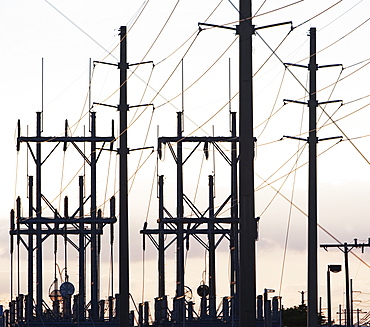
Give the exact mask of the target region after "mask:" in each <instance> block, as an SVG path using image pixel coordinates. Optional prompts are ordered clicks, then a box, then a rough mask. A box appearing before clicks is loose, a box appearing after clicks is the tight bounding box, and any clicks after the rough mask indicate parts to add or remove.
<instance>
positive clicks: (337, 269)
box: [326, 265, 342, 327]
mask: <svg viewBox="0 0 370 327" xmlns="http://www.w3.org/2000/svg"><path fill="white" fill-rule="evenodd" d="M341 270H342V266H341V265H328V271H327V273H326V276H327V288H328V289H327V290H328V295H327V298H328V327H331V294H330V272H333V273H338V272H340V271H341Z"/></svg>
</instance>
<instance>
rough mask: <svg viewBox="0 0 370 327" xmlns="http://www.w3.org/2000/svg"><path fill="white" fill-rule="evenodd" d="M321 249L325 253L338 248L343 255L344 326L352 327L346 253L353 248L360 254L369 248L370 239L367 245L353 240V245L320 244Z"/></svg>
mask: <svg viewBox="0 0 370 327" xmlns="http://www.w3.org/2000/svg"><path fill="white" fill-rule="evenodd" d="M320 247H321V248H324V249H325V250H326V251H327V249H328V248H334V247H335V248H338V249H340V250H341V251H342V252H343V254H344V267H345V275H346V277H345V278H346V312H345V315H346V326H347V327H352V326H353V317H352V305H351V303H352V301H351V293H352V292H351V291H350V288H351V287H350V278H349V263H348V253H349V252H351V251H352V249H354V248H361V250H362V252H364V249H365V248H366V247H370V238H369V239H368V241H367V243H358V241H357V239H354V242H353V243H347V242H344V243H339V244H320Z"/></svg>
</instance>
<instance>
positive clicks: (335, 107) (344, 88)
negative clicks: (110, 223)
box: [0, 0, 370, 313]
mask: <svg viewBox="0 0 370 327" xmlns="http://www.w3.org/2000/svg"><path fill="white" fill-rule="evenodd" d="M238 5H239V4H238V3H237V1H228V0H223V1H220V0H208V1H203V2H200V1H195V0H187V1H181V0H180V1H175V0H161V1H156V0H149V1H145V2H144V1H140V2H139V1H117V0H108V1H104V2H102V1H96V0H79V1H72V0H66V1H63V2H60V1H54V0H50V1H46V0H44V1H42V0H37V1H32V2H29V1H25V0H19V1H1V2H0V19H1V22H2V24H1V27H0V33H1V36H0V49H1V51H0V62H1V74H0V83H1V88H0V96H1V103H2V105H1V108H0V110H1V115H2V119H1V121H2V128H1V129H0V133H1V140H2V142H1V143H2V147H3V150H2V163H1V167H2V169H1V172H0V174H1V176H0V179H1V187H0V219H1V222H2V226H3V228H2V229H1V231H0V233H1V238H0V240H1V260H2V263H3V264H2V267H1V270H0V271H1V280H2V281H4V282H3V283H2V284H1V286H0V294H1V295H0V297H1V299H0V300H2V301H8V300H9V298H10V288H9V286H8V281H10V262H9V261H10V260H9V259H10V256H9V246H8V243H9V236H8V226H9V223H8V221H9V211H10V209H12V208H13V206H14V201H15V197H16V196H17V195H20V196H21V197H22V201H23V202H22V203H23V205H24V207H25V208H27V201H26V200H27V199H26V196H27V192H26V190H27V174H29V175H32V174H33V166H32V165H33V163H32V160H31V157H30V156H29V157H28V159H27V155H26V153H27V150H26V146H25V145H24V144H22V146H21V151H20V153H19V154H18V155H17V153H16V148H15V140H16V135H17V134H16V133H17V130H16V125H17V120H18V119H21V126H22V132H21V133H22V135H27V133H28V134H29V135H34V134H35V122H36V114H35V112H36V111H40V110H41V109H42V105H43V110H44V122H43V128H44V133H43V135H48V136H56V135H60V134H63V133H64V120H65V119H68V121H69V125H70V126H72V128H71V130H72V131H73V132H74V133H75V135H83V133H88V124H89V123H88V119H87V112H88V107H89V97H88V83H89V60H90V58H91V60H103V61H106V62H110V63H117V62H118V61H119V59H118V58H119V48H118V47H117V45H118V41H119V37H118V33H119V31H118V29H119V27H120V26H121V25H127V26H128V31H129V32H128V35H127V43H128V62H129V63H138V62H141V61H153V63H154V65H152V64H147V65H142V66H140V67H139V68H137V69H136V68H134V66H133V67H132V68H131V69H130V70H129V73H128V74H129V76H130V78H129V80H128V92H129V94H128V102H129V104H130V105H132V106H135V105H139V104H147V103H152V104H153V105H154V107H155V110H154V111H153V109H152V106H149V107H147V108H146V107H143V108H139V109H131V110H130V114H129V116H130V117H129V119H130V121H132V126H130V128H129V130H128V137H129V147H130V148H131V149H135V148H140V147H143V146H154V147H156V144H157V143H156V137H157V133H159V135H163V136H173V135H175V133H176V111H179V110H181V109H182V103H184V113H185V121H184V135H190V134H191V135H212V134H214V135H224V136H226V135H229V109H230V108H229V105H228V101H229V75H230V76H231V79H230V80H231V83H230V84H231V88H230V94H231V97H232V101H231V102H230V107H231V110H232V111H237V110H238V96H237V92H238V39H237V36H236V35H235V33H234V32H233V31H230V30H222V29H206V30H203V31H201V32H200V33H198V22H208V23H212V24H219V25H223V24H228V26H231V27H234V26H235V25H236V24H237V20H238V11H237V7H238ZM253 12H255V13H257V15H256V17H255V18H254V20H253V24H255V25H256V26H264V25H269V24H274V23H280V22H287V21H292V26H293V27H294V28H293V30H290V25H285V26H280V27H275V28H269V29H266V30H260V31H258V33H257V34H256V35H255V36H254V39H253V42H254V45H253V61H254V72H255V76H254V112H255V116H254V125H255V126H256V129H255V136H256V137H257V148H256V160H255V171H256V177H255V186H256V216H260V217H261V220H260V235H259V241H258V243H257V276H258V277H257V283H258V284H257V291H258V293H261V292H262V291H263V289H264V288H274V289H275V290H276V292H277V293H279V290H280V294H281V295H282V296H283V304H284V306H286V307H288V306H292V305H296V304H299V301H300V294H299V293H298V292H299V291H305V290H306V280H307V273H306V266H307V264H306V261H307V260H306V243H307V242H306V232H307V228H306V226H307V217H306V214H307V170H308V167H307V164H306V163H307V159H308V147H307V146H305V142H299V141H295V140H290V139H284V140H281V141H280V139H281V138H282V136H283V135H291V136H300V137H303V138H306V137H307V132H308V108H307V107H306V106H304V105H299V104H286V105H284V102H283V99H291V100H300V101H306V100H307V97H306V96H307V92H306V91H305V87H306V86H307V85H308V72H307V70H306V69H304V68H290V69H289V70H286V69H285V67H284V65H283V64H282V62H290V63H299V64H301V65H307V64H308V57H309V37H308V32H309V29H310V28H311V27H316V28H317V51H318V53H317V62H318V64H319V65H328V64H342V65H343V66H342V67H332V68H321V69H319V70H318V73H317V79H318V80H317V90H318V94H317V98H318V101H319V102H323V101H328V100H342V101H343V103H342V104H343V105H342V104H341V103H334V104H329V105H322V106H321V107H320V108H318V111H317V113H318V127H319V131H318V136H319V137H320V138H325V137H331V136H343V141H342V142H338V140H329V141H323V142H320V143H319V144H318V154H319V157H318V194H319V197H318V202H319V215H318V216H319V219H318V220H319V224H320V226H321V227H322V229H319V243H320V244H323V243H337V241H335V240H334V239H333V237H332V236H334V237H335V238H336V239H337V240H339V241H340V242H352V241H353V239H354V238H358V239H359V240H360V241H367V239H368V237H370V228H369V227H370V224H369V212H370V201H369V199H370V187H369V186H370V183H369V182H370V176H369V163H370V142H369V141H370V140H369V137H368V136H369V135H370V127H369V121H370V120H369V118H370V112H369V109H370V108H369V106H368V105H369V104H370V96H369V95H370V91H369V88H368V84H369V81H368V76H369V73H370V71H369V65H368V64H369V63H370V46H369V44H368V42H367V40H368V35H369V33H370V22H368V20H369V17H368V15H369V12H370V5H369V3H368V2H366V1H363V0H362V1H357V0H356V1H349V0H342V1H337V0H335V1H334V0H330V1H320V0H304V1H297V2H296V3H295V2H294V1H288V0H279V1H271V0H270V1H269V0H267V1H262V0H259V1H253ZM276 48H277V50H276V52H275V53H274V54H273V53H272V51H271V49H276ZM42 58H44V88H43V94H44V97H43V98H42V87H41V85H42V83H41V81H42V78H41V76H42V74H41V71H42V69H41V67H42V65H41V62H42ZM182 58H184V61H183V71H184V74H183V79H184V89H185V92H184V95H183V97H182V96H181V91H182V76H181V65H180V61H181V59H182ZM229 60H230V62H231V69H230V72H229ZM118 82H119V77H118V70H117V69H116V68H115V67H113V66H103V65H97V66H95V68H94V69H93V78H92V87H91V102H104V103H107V104H110V105H117V103H118V93H117V92H116V91H117V88H118V86H119V84H118ZM94 110H95V111H96V112H97V119H98V122H97V124H98V134H99V135H100V136H105V135H110V134H111V124H110V120H112V119H117V114H116V112H115V110H114V109H112V108H107V107H95V108H94ZM329 117H330V118H329ZM116 125H118V123H117V124H116ZM27 126H28V127H27ZM84 126H85V127H84ZM157 126H158V128H157ZM147 132H148V133H147ZM116 146H118V145H116ZM49 151H50V148H47V145H46V146H45V152H44V155H45V156H46V154H47V153H48V152H49ZM129 157H130V158H129V160H130V168H129V170H130V176H134V175H135V177H132V178H131V179H130V186H131V183H132V188H131V190H130V227H131V230H130V233H131V240H132V242H131V259H132V267H131V273H132V293H133V294H134V297H135V298H137V300H138V301H140V300H141V298H142V294H144V297H145V299H146V300H152V298H153V297H154V296H156V294H155V290H156V286H155V281H156V275H155V274H152V273H149V272H151V271H154V270H155V269H156V268H155V250H154V247H153V246H151V245H150V244H149V241H147V244H148V246H147V251H146V253H145V255H144V257H145V261H144V262H145V263H144V264H143V261H142V260H143V254H142V250H141V236H139V230H140V228H141V227H142V226H143V223H144V222H145V221H146V220H147V221H148V223H149V226H151V227H153V228H155V226H156V219H157V200H156V187H155V186H154V188H153V189H154V191H153V192H152V181H153V177H155V174H156V173H157V170H156V164H157V160H156V153H155V152H154V153H153V154H151V151H150V150H145V151H143V152H142V153H141V151H135V152H132V153H131V154H130V156H129ZM214 158H215V160H214V161H213V159H212V158H211V159H209V160H208V161H207V162H206V161H205V160H204V159H203V157H202V152H201V151H197V152H196V153H195V155H194V157H192V159H191V160H189V163H187V166H186V168H185V181H186V182H187V184H186V186H185V191H186V192H187V195H188V197H189V198H191V199H192V200H194V202H195V203H196V204H197V206H199V208H200V210H205V209H206V208H207V201H208V200H207V199H208V194H207V183H208V180H207V175H209V174H212V173H213V172H214V173H215V179H216V190H217V191H216V200H215V201H216V205H220V204H221V203H222V202H223V201H224V199H225V197H226V196H227V194H228V192H229V189H228V188H229V184H228V183H229V181H228V173H227V169H228V168H227V165H226V164H225V163H224V162H223V161H222V160H223V159H222V158H220V157H219V156H217V155H215V156H214ZM27 160H28V162H29V163H28V165H27ZM145 160H146V161H145ZM143 163H144V164H143ZM99 165H100V168H99V169H100V170H99V172H100V175H99V181H98V183H99V184H98V186H99V195H98V196H99V201H100V202H99V205H100V206H101V208H102V209H105V207H104V204H103V203H104V200H105V199H106V197H107V196H108V197H109V196H111V195H112V194H113V193H114V192H116V191H117V185H116V183H115V165H116V156H115V155H110V154H109V153H106V152H104V153H103V154H102V157H101V159H100V162H99ZM137 167H140V169H139V170H138V172H137V174H135V171H136V170H137ZM297 167H298V169H296V170H295V168H297ZM43 169H44V179H43V194H44V195H45V196H46V197H47V198H48V199H49V200H50V201H53V205H54V206H55V207H57V208H59V207H60V204H61V198H62V197H64V196H65V195H69V196H70V197H71V198H73V197H76V196H77V194H78V189H77V187H78V178H77V176H78V175H81V174H83V173H82V172H83V162H82V159H81V157H79V156H78V155H77V152H76V151H75V150H74V149H72V148H71V149H69V150H68V151H67V152H66V154H65V155H63V153H62V150H61V149H59V148H58V149H57V151H56V152H55V154H53V155H52V156H51V157H50V159H48V160H47V161H46V162H45V164H44V165H43ZM108 172H109V173H108ZM225 172H226V173H225ZM158 173H159V174H164V175H165V178H166V182H165V183H166V184H165V185H166V186H167V187H168V188H167V189H166V199H168V204H167V207H168V208H169V210H170V211H172V212H173V213H174V212H175V211H174V208H175V207H174V195H173V192H174V188H173V185H174V178H175V174H174V163H173V159H172V157H171V153H170V151H169V150H168V149H167V150H166V152H165V159H164V160H163V161H160V162H159V163H158ZM198 179H199V187H197V186H198ZM266 180H267V181H268V183H271V185H267V184H266V183H264V181H266ZM61 190H63V191H62V192H61ZM278 191H279V193H277V192H278ZM60 193H61V194H62V197H61V196H59V194H60ZM106 194H107V195H106ZM151 194H152V197H151ZM150 199H151V200H150ZM289 200H292V202H293V205H291V204H290V202H289ZM71 202H72V204H71V206H72V205H73V200H71ZM149 204H150V205H149ZM71 211H74V210H72V209H71ZM46 213H47V211H46ZM46 213H45V214H46ZM186 214H187V215H190V210H189V209H188V208H187V209H186ZM225 214H226V215H227V213H225ZM287 235H288V239H286V236H287ZM331 235H332V236H331ZM285 244H287V246H286V249H287V250H286V256H285V261H284V260H283V258H284V248H285ZM103 246H104V250H103V251H105V252H104V253H106V255H104V256H103V267H104V269H103V272H104V273H103V276H102V278H104V279H105V281H102V294H101V296H102V297H106V296H107V295H108V293H107V292H108V289H109V287H108V286H107V283H108V282H107V279H108V275H109V274H108V273H107V271H108V263H109V259H108V257H109V249H108V250H107V247H108V241H107V239H105V243H104V245H103ZM226 249H227V244H226V243H225V244H222V245H221V246H220V249H219V259H218V264H219V269H218V272H219V279H218V285H219V288H218V292H217V295H218V297H219V299H221V297H222V296H224V295H227V292H228V271H227V267H226V266H227V265H225V264H224V263H225V262H227V261H228V260H229V258H228V254H227V251H226ZM23 251H24V250H23ZM174 251H175V249H174V248H170V249H169V250H168V253H167V268H168V269H167V275H168V277H167V278H168V280H169V282H168V284H167V286H166V292H167V293H168V294H169V295H170V296H173V295H174V289H175V285H174V284H173V280H174V263H175V259H174ZM354 252H355V253H356V254H357V255H358V256H359V257H360V258H362V259H363V260H364V261H365V262H367V263H368V264H370V254H369V253H366V252H369V250H365V253H364V254H361V253H360V251H359V250H354ZM23 253H24V252H23ZM116 253H117V251H116ZM45 257H46V258H47V259H48V260H49V261H48V267H49V268H48V269H49V270H50V277H48V276H47V274H45V279H44V282H45V292H47V290H46V288H47V287H48V285H49V283H51V282H52V280H53V275H52V271H53V266H54V264H53V260H52V252H50V253H49V254H48V253H47V252H46V253H45ZM61 258H62V255H61ZM61 258H60V261H59V262H58V264H59V265H60V266H63V265H64V263H63V262H62V259H61ZM71 258H73V254H72V250H71ZM21 259H22V254H21ZM116 259H117V258H116V256H115V260H116ZM71 260H72V259H71ZM21 261H22V260H21ZM22 263H24V261H22ZM342 263H343V255H342V253H341V252H340V251H339V250H335V249H334V250H330V251H329V252H325V251H324V250H322V249H319V294H320V296H322V297H323V301H324V303H325V301H326V294H325V293H326V269H327V265H328V264H342ZM71 265H72V266H73V264H71ZM21 267H22V269H23V270H24V269H25V267H26V265H24V264H23V265H22V264H21ZM143 267H145V269H143ZM186 267H187V271H186V273H187V275H186V276H187V277H186V284H187V285H188V286H189V287H191V288H192V289H193V290H195V289H196V287H197V286H198V285H199V283H200V282H201V281H202V278H203V271H204V270H205V265H204V251H203V250H202V249H201V248H200V247H199V246H197V245H196V244H194V245H193V244H192V245H191V248H190V251H189V254H188V259H187V265H186ZM198 267H199V271H198ZM225 267H226V268H225ZM283 267H284V269H283ZM350 267H351V277H352V278H353V280H354V281H353V284H354V289H355V290H360V291H361V292H362V293H361V294H360V293H356V295H355V296H356V297H357V300H361V301H362V302H356V306H357V305H358V306H359V307H360V308H362V309H363V310H364V311H367V310H368V309H367V307H368V306H369V302H368V301H369V300H370V298H369V294H370V288H369V283H368V274H369V266H366V264H364V263H363V262H360V261H359V260H358V259H356V258H354V257H353V256H351V258H350ZM105 268H106V269H105ZM70 269H71V276H73V277H72V282H74V283H76V284H77V281H76V276H75V275H73V273H74V272H73V268H72V267H71V268H70ZM115 269H116V268H115ZM143 270H144V271H145V275H144V279H145V280H146V282H145V285H146V286H145V289H144V291H143V289H142V280H143ZM116 271H117V270H116ZM282 271H283V272H284V273H283V275H282ZM21 276H23V277H24V276H26V275H25V272H24V271H23V272H22V274H21ZM332 277H333V306H336V307H337V306H338V305H339V304H340V303H341V304H344V300H343V299H344V295H343V290H344V274H343V273H341V274H338V275H336V276H332ZM22 279H23V278H22ZM171 283H172V284H171ZM117 285H118V284H117V282H116V283H115V287H116V286H117ZM22 288H23V289H22ZM20 289H21V292H26V289H25V287H24V285H22V286H20ZM196 301H197V299H196ZM323 306H324V307H326V306H325V305H323ZM324 313H325V312H324Z"/></svg>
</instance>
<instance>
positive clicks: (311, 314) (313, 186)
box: [307, 27, 318, 327]
mask: <svg viewBox="0 0 370 327" xmlns="http://www.w3.org/2000/svg"><path fill="white" fill-rule="evenodd" d="M308 69H309V72H310V88H309V100H308V107H309V136H308V153H309V154H308V157H309V159H308V179H309V181H308V288H307V289H308V295H307V300H308V301H307V304H308V307H307V326H308V327H316V326H317V325H318V323H317V293H318V291H317V159H316V152H317V150H316V145H317V141H318V140H317V135H316V108H317V100H316V70H317V64H316V28H314V27H312V28H310V63H309V66H308Z"/></svg>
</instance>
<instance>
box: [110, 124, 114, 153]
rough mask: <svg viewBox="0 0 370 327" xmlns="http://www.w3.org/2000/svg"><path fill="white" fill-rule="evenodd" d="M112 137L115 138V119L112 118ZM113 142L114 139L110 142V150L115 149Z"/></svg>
mask: <svg viewBox="0 0 370 327" xmlns="http://www.w3.org/2000/svg"><path fill="white" fill-rule="evenodd" d="M112 137H113V138H114V139H115V136H114V120H113V119H112ZM113 143H114V141H112V142H110V150H111V151H113Z"/></svg>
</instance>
